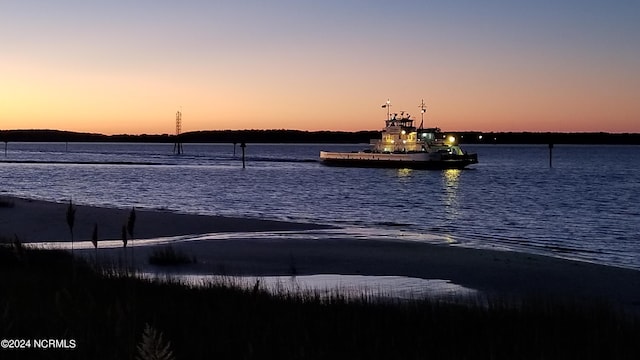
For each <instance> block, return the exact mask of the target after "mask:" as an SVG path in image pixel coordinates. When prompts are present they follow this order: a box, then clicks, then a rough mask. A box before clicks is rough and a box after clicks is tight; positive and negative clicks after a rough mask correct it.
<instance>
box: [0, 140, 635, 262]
mask: <svg viewBox="0 0 640 360" xmlns="http://www.w3.org/2000/svg"><path fill="white" fill-rule="evenodd" d="M361 147H362V145H260V144H248V146H247V149H246V150H247V168H246V169H244V170H243V169H242V166H241V162H240V158H239V156H240V147H239V146H238V147H237V149H236V150H237V154H236V155H235V156H234V154H233V145H231V144H202V145H196V144H186V145H185V154H184V155H182V156H174V155H172V154H171V150H172V148H173V145H172V144H75V143H72V144H69V145H68V149H67V148H66V146H65V144H59V143H57V144H48V143H38V144H35V143H10V144H9V152H8V155H7V157H6V158H4V159H2V158H0V160H8V161H17V162H16V163H0V180H1V181H2V188H0V191H1V192H5V193H8V194H13V195H20V196H26V197H35V198H42V199H48V200H67V199H69V198H73V199H74V201H76V202H80V203H87V204H96V205H107V206H117V207H129V206H132V205H133V206H138V207H147V208H166V209H172V210H177V211H183V212H190V213H200V214H218V215H232V216H249V217H266V218H273V219H283V220H294V221H307V222H324V223H330V224H339V225H343V226H350V227H368V228H374V229H375V228H379V229H385V230H389V229H393V230H396V231H403V232H407V233H408V232H416V233H427V234H434V235H438V236H441V237H443V238H446V239H449V241H452V242H457V243H459V244H462V245H465V246H472V247H490V248H503V249H516V250H524V251H529V252H535V253H542V254H552V255H555V256H562V257H568V258H578V259H583V260H589V261H595V262H600V263H606V264H613V265H619V266H626V267H633V268H637V269H640V230H639V228H640V226H639V224H638V222H639V219H640V205H639V204H640V169H639V167H638V164H640V147H638V146H568V145H566V146H563V145H556V146H555V148H554V153H553V155H554V161H553V165H554V167H553V168H551V169H550V168H549V164H548V161H549V158H548V148H547V147H546V145H542V146H541V145H533V146H532V145H521V146H507V145H477V146H467V147H466V149H467V150H469V151H474V152H478V154H479V160H480V163H479V164H477V165H473V166H472V167H471V168H470V169H468V170H463V171H459V170H447V171H424V170H420V171H417V170H408V169H400V170H396V169H361V168H333V167H325V166H322V165H320V164H319V163H318V162H317V161H316V160H317V158H318V153H319V151H320V150H321V149H329V150H335V151H338V150H356V149H360V148H361ZM29 161H31V162H36V163H29ZM53 161H55V162H56V163H51V162H53ZM117 163H127V165H123V164H117Z"/></svg>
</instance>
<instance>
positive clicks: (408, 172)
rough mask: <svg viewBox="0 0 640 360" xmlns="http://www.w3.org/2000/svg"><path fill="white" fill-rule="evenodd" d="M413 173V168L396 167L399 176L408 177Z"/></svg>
mask: <svg viewBox="0 0 640 360" xmlns="http://www.w3.org/2000/svg"><path fill="white" fill-rule="evenodd" d="M412 173H413V169H406V168H405V169H398V171H397V174H398V177H399V178H405V177H410V176H411V174H412Z"/></svg>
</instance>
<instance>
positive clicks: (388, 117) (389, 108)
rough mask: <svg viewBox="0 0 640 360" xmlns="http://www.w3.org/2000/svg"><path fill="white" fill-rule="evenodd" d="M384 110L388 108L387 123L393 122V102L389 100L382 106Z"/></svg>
mask: <svg viewBox="0 0 640 360" xmlns="http://www.w3.org/2000/svg"><path fill="white" fill-rule="evenodd" d="M382 108H383V109H384V108H387V121H389V120H391V113H390V110H391V100H389V99H387V102H386V103H385V104H383V105H382Z"/></svg>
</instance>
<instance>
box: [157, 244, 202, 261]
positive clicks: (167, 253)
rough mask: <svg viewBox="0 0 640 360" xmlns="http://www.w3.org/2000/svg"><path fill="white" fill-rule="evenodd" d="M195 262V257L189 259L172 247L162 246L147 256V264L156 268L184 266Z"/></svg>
mask: <svg viewBox="0 0 640 360" xmlns="http://www.w3.org/2000/svg"><path fill="white" fill-rule="evenodd" d="M195 262H196V258H195V257H190V256H188V255H187V254H186V253H184V252H182V251H178V250H176V249H174V248H173V246H171V245H168V246H163V247H160V248H157V249H154V250H153V252H152V253H151V255H149V264H151V265H158V266H170V265H184V264H192V263H195Z"/></svg>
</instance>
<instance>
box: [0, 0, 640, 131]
mask: <svg viewBox="0 0 640 360" xmlns="http://www.w3.org/2000/svg"><path fill="white" fill-rule="evenodd" d="M0 44H1V48H0V129H1V130H7V129H34V128H38V129H59V130H71V131H85V132H98V133H105V134H118V133H130V134H139V133H147V134H162V133H173V132H174V127H175V113H176V111H177V110H179V109H180V107H182V111H183V122H184V123H183V131H193V130H213V129H300V130H346V131H354V130H375V129H380V128H381V127H382V126H383V125H384V124H383V120H384V119H385V118H386V111H385V109H382V108H381V105H382V104H383V103H384V102H385V101H386V100H387V98H390V99H391V102H392V104H393V107H392V111H393V112H400V111H402V110H404V111H407V112H409V113H410V114H412V115H413V116H414V117H415V118H419V109H418V105H419V104H420V100H421V99H424V100H425V103H426V104H427V106H428V111H427V114H426V120H427V124H428V125H433V126H439V127H441V128H442V129H443V130H449V131H454V130H459V131H462V130H478V131H563V132H565V131H567V132H568V131H571V132H573V131H577V132H582V131H605V132H640V1H637V0H615V1H604V0H602V1H592V0H575V1H573V0H571V1H562V0H553V1H552V0H540V1H506V0H505V1H494V0H487V1H467V0H451V1H445V0H442V1H430V0H423V1H418V0H416V1H408V0H399V1H390V0H387V1H378V0H370V1H359V0H339V1H338V0H323V1H311V0H298V1H282V0H273V1H263V0H261V1H245V0H237V1H213V0H211V1H204V0H198V1H194V0H192V1H166V0H136V1H120V0H93V1H92V0H77V1H72V0H56V1H51V0H43V1H34V0H20V1H4V0H2V1H0Z"/></svg>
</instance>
